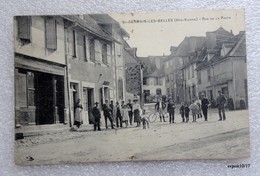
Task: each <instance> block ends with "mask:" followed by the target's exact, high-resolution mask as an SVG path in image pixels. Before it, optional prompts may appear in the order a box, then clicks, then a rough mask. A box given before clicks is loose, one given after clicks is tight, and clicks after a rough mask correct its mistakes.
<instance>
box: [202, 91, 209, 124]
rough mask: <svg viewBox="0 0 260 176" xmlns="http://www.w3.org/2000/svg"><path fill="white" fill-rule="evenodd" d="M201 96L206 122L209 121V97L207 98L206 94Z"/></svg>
mask: <svg viewBox="0 0 260 176" xmlns="http://www.w3.org/2000/svg"><path fill="white" fill-rule="evenodd" d="M201 96H202V99H201V110H202V113H203V115H204V119H205V121H208V107H209V100H208V98H207V97H205V95H204V94H202V95H201Z"/></svg>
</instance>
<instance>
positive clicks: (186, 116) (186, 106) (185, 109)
mask: <svg viewBox="0 0 260 176" xmlns="http://www.w3.org/2000/svg"><path fill="white" fill-rule="evenodd" d="M184 114H185V118H186V123H188V122H189V114H190V108H189V106H188V103H185V106H184Z"/></svg>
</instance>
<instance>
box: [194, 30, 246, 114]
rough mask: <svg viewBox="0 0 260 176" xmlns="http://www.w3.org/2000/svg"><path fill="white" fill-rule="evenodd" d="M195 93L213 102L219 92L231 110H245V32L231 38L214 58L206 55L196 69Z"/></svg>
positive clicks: (223, 44)
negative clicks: (230, 104) (229, 104)
mask: <svg viewBox="0 0 260 176" xmlns="http://www.w3.org/2000/svg"><path fill="white" fill-rule="evenodd" d="M197 74H198V90H199V93H204V94H206V95H207V97H208V98H209V99H210V100H213V101H214V100H216V98H217V96H218V91H219V90H220V91H222V92H223V93H224V95H225V96H226V97H227V98H228V99H229V102H232V104H233V108H234V109H243V108H246V106H247V104H248V95H247V92H248V91H247V66H246V43H245V32H244V31H241V32H240V33H239V34H238V35H236V36H233V37H231V38H230V39H229V40H228V41H225V42H223V43H222V45H221V46H220V48H219V50H218V51H216V52H215V53H214V54H213V55H210V54H208V55H207V57H206V58H205V60H204V61H203V62H202V63H201V64H200V65H198V67H197Z"/></svg>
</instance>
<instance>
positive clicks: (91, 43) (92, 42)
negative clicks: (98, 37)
mask: <svg viewBox="0 0 260 176" xmlns="http://www.w3.org/2000/svg"><path fill="white" fill-rule="evenodd" d="M89 53H90V60H91V61H92V62H95V40H94V39H91V40H90V41H89Z"/></svg>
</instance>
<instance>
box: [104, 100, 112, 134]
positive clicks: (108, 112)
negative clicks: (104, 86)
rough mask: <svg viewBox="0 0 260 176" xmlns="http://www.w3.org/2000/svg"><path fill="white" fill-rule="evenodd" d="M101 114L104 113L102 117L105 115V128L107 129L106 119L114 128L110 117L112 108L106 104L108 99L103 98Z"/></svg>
mask: <svg viewBox="0 0 260 176" xmlns="http://www.w3.org/2000/svg"><path fill="white" fill-rule="evenodd" d="M103 114H104V117H105V126H106V129H108V126H107V119H108V120H109V121H110V124H111V128H112V129H114V124H113V118H112V110H111V108H110V106H109V104H108V100H105V104H103Z"/></svg>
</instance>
